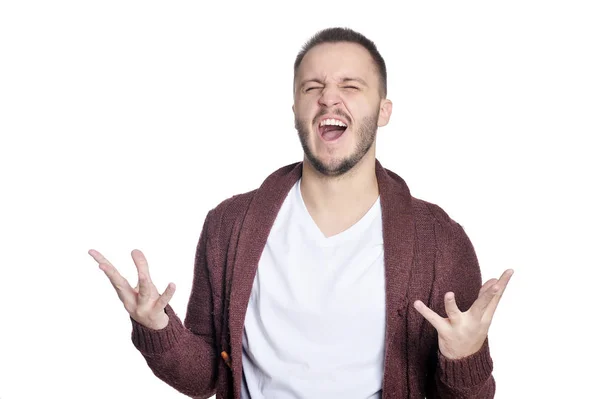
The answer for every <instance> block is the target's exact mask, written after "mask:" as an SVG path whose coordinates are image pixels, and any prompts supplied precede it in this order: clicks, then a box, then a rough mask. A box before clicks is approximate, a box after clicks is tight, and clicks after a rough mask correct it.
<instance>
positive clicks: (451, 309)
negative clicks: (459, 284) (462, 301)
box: [444, 292, 462, 322]
mask: <svg viewBox="0 0 600 399" xmlns="http://www.w3.org/2000/svg"><path fill="white" fill-rule="evenodd" d="M444 307H445V308H446V314H447V315H448V318H449V319H450V322H454V321H456V320H458V319H459V318H460V315H461V314H462V312H461V311H460V309H459V308H458V305H457V304H456V298H455V297H454V293H453V292H448V293H446V296H445V297H444Z"/></svg>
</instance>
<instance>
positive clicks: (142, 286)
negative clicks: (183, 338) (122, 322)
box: [88, 249, 175, 330]
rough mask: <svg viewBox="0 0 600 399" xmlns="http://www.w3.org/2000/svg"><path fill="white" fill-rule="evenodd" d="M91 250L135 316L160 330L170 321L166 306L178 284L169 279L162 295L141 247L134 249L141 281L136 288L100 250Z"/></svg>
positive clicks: (133, 317)
mask: <svg viewBox="0 0 600 399" xmlns="http://www.w3.org/2000/svg"><path fill="white" fill-rule="evenodd" d="M88 254H90V255H91V256H92V258H94V259H95V260H96V261H97V262H98V264H99V266H100V269H101V270H102V271H103V272H104V273H105V274H106V276H107V277H108V279H109V280H110V282H111V284H112V285H113V287H115V290H116V291H117V294H118V295H119V299H120V300H121V302H123V306H125V309H126V310H127V312H129V315H130V316H131V318H132V319H133V320H135V321H137V322H138V323H140V324H141V325H143V326H145V327H147V328H151V329H153V330H160V329H162V328H165V327H166V326H167V325H168V324H169V316H167V314H166V313H165V307H166V306H167V304H168V303H169V301H170V300H171V298H172V297H173V294H175V284H173V283H169V285H168V286H167V288H166V289H165V292H163V294H162V295H160V294H159V293H158V290H157V289H156V286H155V285H154V283H152V280H151V279H150V271H149V270H148V262H147V261H146V257H145V256H144V254H143V253H142V251H140V250H137V249H134V250H133V251H131V257H132V258H133V262H134V263H135V266H136V267H137V270H138V285H137V286H136V287H135V288H132V287H131V285H129V282H127V280H126V279H125V278H124V277H123V276H121V275H120V274H119V272H118V271H117V269H116V268H115V267H114V266H113V265H112V264H111V263H110V262H109V261H108V260H107V259H106V258H105V257H104V256H102V254H101V253H100V252H98V251H96V250H93V249H90V250H89V251H88Z"/></svg>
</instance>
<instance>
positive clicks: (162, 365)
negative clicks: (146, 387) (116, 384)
mask: <svg viewBox="0 0 600 399" xmlns="http://www.w3.org/2000/svg"><path fill="white" fill-rule="evenodd" d="M211 212H212V211H211ZM211 212H209V213H208V215H207V217H206V220H205V222H204V226H203V228H202V233H201V234H200V239H199V241H198V245H197V247H196V255H195V261H194V280H193V286H192V290H191V295H190V300H189V302H188V309H187V310H188V312H187V317H186V319H185V324H184V323H182V321H181V320H180V318H179V317H178V316H177V315H176V314H175V312H174V311H173V309H172V308H171V306H170V305H167V307H166V308H165V312H166V313H167V315H168V316H169V322H168V324H167V326H166V327H165V328H163V329H161V330H152V329H149V328H146V327H144V326H143V325H141V324H139V323H137V322H136V321H135V320H133V319H131V322H132V325H133V331H132V336H131V337H132V341H133V344H134V345H135V347H136V348H137V349H138V350H139V351H140V352H141V354H142V356H144V358H145V360H146V363H147V364H148V366H149V367H150V369H151V370H152V372H153V373H154V374H155V375H156V376H157V377H158V378H160V379H161V380H163V381H164V382H166V383H167V384H169V385H170V386H172V387H173V388H175V389H176V390H178V391H179V392H181V393H183V394H185V395H187V396H191V397H196V398H209V397H211V396H213V395H214V393H215V389H216V388H215V386H216V380H217V368H218V362H217V360H218V357H217V350H216V348H215V342H214V340H215V338H214V327H213V326H214V324H213V319H212V308H213V307H212V293H211V289H210V287H211V286H210V281H209V275H208V268H209V267H210V264H209V263H210V259H211V249H210V246H209V237H208V235H209V228H208V226H209V219H210V216H211Z"/></svg>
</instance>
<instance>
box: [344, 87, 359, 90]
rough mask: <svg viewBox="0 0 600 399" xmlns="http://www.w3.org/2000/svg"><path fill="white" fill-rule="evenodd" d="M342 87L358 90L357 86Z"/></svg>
mask: <svg viewBox="0 0 600 399" xmlns="http://www.w3.org/2000/svg"><path fill="white" fill-rule="evenodd" d="M344 89H353V90H358V87H356V86H344Z"/></svg>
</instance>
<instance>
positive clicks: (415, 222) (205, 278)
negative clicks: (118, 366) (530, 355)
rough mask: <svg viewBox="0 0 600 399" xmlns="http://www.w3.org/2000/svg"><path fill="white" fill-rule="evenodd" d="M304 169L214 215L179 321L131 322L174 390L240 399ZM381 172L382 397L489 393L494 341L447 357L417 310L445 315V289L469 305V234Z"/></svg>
mask: <svg viewBox="0 0 600 399" xmlns="http://www.w3.org/2000/svg"><path fill="white" fill-rule="evenodd" d="M301 175H302V163H294V164H291V165H287V166H285V167H283V168H280V169H279V170H277V171H275V172H274V173H272V174H271V175H270V176H268V177H267V179H266V180H265V181H264V182H263V184H262V185H261V186H260V188H258V189H256V190H253V191H251V192H248V193H245V194H240V195H236V196H233V197H231V198H229V199H227V200H225V201H223V202H222V203H220V204H219V205H218V206H217V207H215V208H214V209H212V210H211V211H210V212H209V213H208V215H207V216H206V219H205V222H204V226H203V228H202V232H201V234H200V239H199V241H198V246H197V248H196V257H195V264H194V280H193V285H192V291H191V294H190V298H189V301H188V306H187V313H186V318H185V321H184V322H183V323H182V321H181V320H180V319H179V317H178V316H177V315H176V314H175V312H174V311H173V309H172V308H171V307H170V306H168V307H167V308H166V309H165V311H166V313H167V314H168V315H169V323H168V325H167V326H166V327H165V328H163V329H162V330H157V331H155V330H150V329H147V328H145V327H143V326H141V325H139V324H138V323H137V322H136V321H135V320H133V319H132V320H131V322H132V324H133V331H132V340H133V343H134V345H135V347H136V348H137V349H138V350H139V351H140V352H141V354H142V355H143V356H144V358H145V359H146V362H147V363H148V365H149V367H150V368H151V369H152V371H153V372H154V374H156V375H157V376H158V377H159V378H160V379H162V380H163V381H165V382H166V383H167V384H169V385H171V386H172V387H174V388H175V389H177V390H178V391H180V392H182V393H184V394H186V395H188V396H191V397H195V398H208V397H210V396H212V395H213V394H215V393H216V395H217V398H236V399H237V398H240V389H241V381H242V378H243V371H242V337H243V329H244V320H245V315H246V309H247V306H248V300H249V297H250V291H251V289H252V284H253V281H254V277H255V275H256V270H257V267H258V263H259V260H260V256H261V254H262V250H263V248H264V246H265V244H266V241H267V238H268V236H269V233H270V230H271V227H272V225H273V223H274V221H275V218H276V217H277V213H278V211H279V208H280V207H281V205H282V203H283V201H284V199H285V197H286V195H287V194H288V192H289V190H290V189H291V188H292V186H293V185H294V183H296V182H297V181H298V179H299V178H300V177H301ZM376 175H377V182H378V185H379V193H380V199H381V209H382V222H383V240H384V264H385V278H386V282H385V290H386V292H385V296H386V333H385V342H383V343H382V344H383V345H385V360H384V376H383V395H382V397H383V398H384V399H391V398H425V397H427V398H440V399H441V398H473V399H475V398H477V399H490V398H493V397H494V393H495V381H494V378H493V376H492V367H493V364H492V359H491V357H490V352H489V344H488V341H487V340H486V342H485V344H484V345H483V346H482V348H481V349H480V350H479V351H478V352H477V353H475V354H472V355H471V356H469V357H466V358H463V359H457V360H452V359H447V358H445V357H444V356H443V355H442V354H441V353H440V352H439V349H438V343H437V332H436V331H435V329H434V328H433V327H432V326H431V325H430V324H429V322H428V321H427V320H425V319H424V318H423V317H422V316H421V315H420V314H419V313H418V312H417V311H416V310H415V309H414V307H413V306H412V304H413V303H414V301H415V300H417V299H420V300H422V301H423V302H424V303H425V304H426V305H427V306H429V307H430V308H432V309H433V310H434V311H436V312H437V313H438V314H440V315H441V316H444V317H445V316H446V314H445V310H444V301H443V298H444V294H445V293H446V292H448V291H452V292H454V293H455V294H456V302H457V305H458V307H459V308H460V309H461V310H463V311H464V310H466V309H468V308H469V307H470V306H471V304H472V303H473V302H474V301H475V299H476V298H477V296H478V293H479V289H480V288H481V283H482V281H481V272H480V269H479V265H478V262H477V257H476V255H475V251H474V249H473V246H472V245H471V242H470V241H469V238H468V237H467V235H466V233H465V232H464V230H463V228H462V227H461V226H460V225H459V224H458V223H456V222H455V221H453V220H452V219H451V218H450V217H449V216H448V215H447V214H446V213H445V212H444V211H443V210H442V209H441V208H440V207H439V206H437V205H434V204H431V203H428V202H426V201H422V200H419V199H416V198H414V197H412V196H411V194H410V191H409V189H408V187H407V186H406V184H405V182H404V180H403V179H402V178H400V177H399V176H398V175H396V174H395V173H393V172H391V171H389V170H387V169H384V168H383V167H382V166H381V164H380V163H379V161H376ZM222 352H225V353H226V355H223V356H222ZM290 378H294V377H293V376H290ZM319 383H320V382H319V381H315V384H319Z"/></svg>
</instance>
